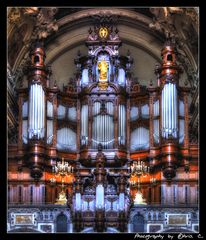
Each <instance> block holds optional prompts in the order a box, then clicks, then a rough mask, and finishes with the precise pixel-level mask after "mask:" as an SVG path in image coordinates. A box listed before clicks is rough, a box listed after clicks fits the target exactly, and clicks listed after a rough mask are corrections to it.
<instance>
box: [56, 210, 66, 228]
mask: <svg viewBox="0 0 206 240" xmlns="http://www.w3.org/2000/svg"><path fill="white" fill-rule="evenodd" d="M56 231H57V232H67V217H66V216H65V215H64V214H63V213H61V214H60V215H58V216H57V221H56Z"/></svg>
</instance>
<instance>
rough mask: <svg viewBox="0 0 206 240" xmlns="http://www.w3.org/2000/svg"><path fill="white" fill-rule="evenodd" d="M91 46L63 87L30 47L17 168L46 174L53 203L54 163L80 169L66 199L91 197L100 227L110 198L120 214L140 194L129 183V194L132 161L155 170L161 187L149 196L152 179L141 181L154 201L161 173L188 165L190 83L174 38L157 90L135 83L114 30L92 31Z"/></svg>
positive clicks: (77, 204) (39, 48)
mask: <svg viewBox="0 0 206 240" xmlns="http://www.w3.org/2000/svg"><path fill="white" fill-rule="evenodd" d="M86 46H87V47H88V55H87V56H81V54H80V53H79V54H78V56H77V58H76V59H75V64H76V67H77V72H76V78H75V79H70V80H69V83H68V85H67V86H65V87H64V88H63V91H60V90H59V88H58V87H57V86H56V85H54V86H53V87H49V85H50V84H49V81H50V80H49V76H50V72H49V69H48V68H47V67H46V66H45V64H44V62H45V51H44V48H43V45H42V44H41V43H39V42H38V43H37V44H36V45H35V47H34V48H33V51H32V52H31V66H30V69H29V74H28V88H26V89H19V109H20V111H19V140H18V152H19V156H22V157H21V158H20V159H21V160H20V161H19V165H21V164H23V165H25V166H27V167H28V168H29V169H30V173H31V177H32V178H34V179H35V180H41V178H42V176H43V174H44V176H45V178H44V179H45V185H46V186H48V190H47V192H48V193H51V196H52V197H51V196H50V195H49V194H48V196H47V198H46V200H47V201H49V202H52V201H54V200H55V197H54V196H53V195H52V191H53V190H49V189H50V186H49V178H50V177H51V176H52V174H51V167H52V165H53V164H54V163H55V162H56V161H58V160H60V159H61V158H64V159H65V161H67V162H69V164H71V165H72V166H73V167H74V169H75V171H74V173H73V175H72V177H71V178H70V180H68V181H67V182H65V184H66V186H67V188H68V192H69V194H68V195H69V196H70V197H69V199H70V200H69V204H73V206H74V209H75V210H76V211H77V212H78V211H80V209H82V208H81V207H82V202H83V200H85V199H86V198H87V197H88V196H90V195H91V198H92V200H91V201H94V202H95V204H94V209H96V211H99V215H98V216H99V218H100V220H99V221H100V222H98V221H97V226H96V228H97V229H98V227H99V228H101V226H102V225H101V221H102V218H101V210H102V209H104V208H107V202H108V201H109V197H110V195H112V196H114V199H115V196H116V200H114V201H116V203H117V204H116V205H115V206H116V208H118V209H119V211H124V210H125V209H127V208H128V207H129V203H128V202H127V200H128V199H129V198H130V194H131V195H132V196H133V195H134V194H135V192H134V191H135V190H134V189H133V188H132V187H130V192H129V191H127V190H128V187H129V184H128V180H129V178H130V164H131V162H132V161H138V160H142V161H144V162H145V164H146V165H147V166H150V167H151V168H150V169H151V170H152V174H156V175H155V176H156V177H157V179H158V184H159V185H157V188H156V189H157V190H156V192H155V193H154V194H153V196H152V197H151V196H149V193H148V185H147V183H148V184H149V178H148V182H147V180H146V181H145V182H143V183H142V191H143V195H144V196H145V198H146V199H147V200H148V201H150V202H154V201H156V202H160V191H159V190H158V186H160V182H161V179H160V178H161V177H160V173H161V171H163V174H164V176H165V178H167V179H169V180H170V179H172V178H173V177H174V176H175V172H176V168H177V167H178V166H185V167H188V162H189V161H188V160H189V158H188V156H189V142H188V141H189V140H188V99H187V97H188V93H189V88H186V87H180V86H179V83H178V79H179V74H180V73H181V69H180V67H179V66H178V65H177V63H176V56H175V47H174V46H173V45H172V43H171V42H170V41H167V42H166V44H165V46H164V47H163V50H162V64H161V66H156V69H155V72H156V74H157V81H158V86H157V87H154V86H153V85H149V86H148V87H146V86H142V85H140V84H139V83H138V82H135V79H134V78H133V77H132V74H131V67H132V64H133V60H132V58H131V56H130V53H129V52H128V55H127V56H120V55H119V47H121V40H120V39H119V35H118V30H117V29H114V28H113V27H111V26H101V27H99V28H98V27H95V28H94V29H93V30H91V29H90V30H89V36H88V39H87V40H86ZM151 71H152V70H151ZM145 179H147V178H145ZM73 183H74V184H73ZM86 206H87V205H86ZM125 206H126V207H125ZM77 217H78V216H77ZM98 224H99V225H98ZM79 227H80V226H79ZM76 228H78V226H76Z"/></svg>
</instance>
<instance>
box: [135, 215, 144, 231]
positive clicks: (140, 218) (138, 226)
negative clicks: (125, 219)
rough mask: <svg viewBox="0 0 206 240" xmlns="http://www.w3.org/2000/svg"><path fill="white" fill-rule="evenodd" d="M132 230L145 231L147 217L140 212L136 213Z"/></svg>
mask: <svg viewBox="0 0 206 240" xmlns="http://www.w3.org/2000/svg"><path fill="white" fill-rule="evenodd" d="M132 231H133V232H145V218H144V215H143V214H141V213H140V212H138V213H137V214H135V215H134V216H133V218H132Z"/></svg>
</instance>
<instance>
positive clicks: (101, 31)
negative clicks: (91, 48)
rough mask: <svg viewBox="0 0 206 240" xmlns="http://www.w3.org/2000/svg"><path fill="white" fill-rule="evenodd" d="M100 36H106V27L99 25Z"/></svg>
mask: <svg viewBox="0 0 206 240" xmlns="http://www.w3.org/2000/svg"><path fill="white" fill-rule="evenodd" d="M99 36H100V38H106V37H107V36H108V29H107V28H106V27H101V28H100V29H99Z"/></svg>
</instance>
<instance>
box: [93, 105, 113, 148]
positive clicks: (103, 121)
mask: <svg viewBox="0 0 206 240" xmlns="http://www.w3.org/2000/svg"><path fill="white" fill-rule="evenodd" d="M100 106H101V105H100V103H99V102H95V103H94V106H93V115H94V117H93V126H92V146H93V148H95V149H97V147H98V144H99V143H101V144H102V147H103V149H109V148H112V147H113V141H114V123H113V119H112V117H111V116H110V115H108V114H113V103H112V102H107V103H106V104H105V107H106V108H107V114H105V113H104V114H101V113H100Z"/></svg>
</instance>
